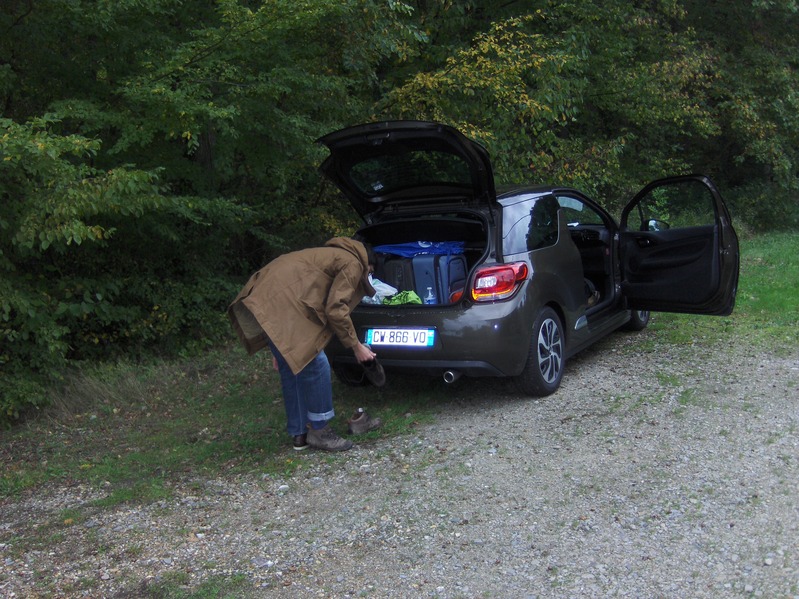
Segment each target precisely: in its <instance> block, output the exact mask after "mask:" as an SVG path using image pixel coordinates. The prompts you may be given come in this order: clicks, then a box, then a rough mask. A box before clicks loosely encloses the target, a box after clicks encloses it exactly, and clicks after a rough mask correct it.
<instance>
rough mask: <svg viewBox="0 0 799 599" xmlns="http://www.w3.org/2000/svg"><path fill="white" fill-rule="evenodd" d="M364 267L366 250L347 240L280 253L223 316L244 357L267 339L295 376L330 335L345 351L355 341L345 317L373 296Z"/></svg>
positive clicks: (322, 346) (348, 321)
mask: <svg viewBox="0 0 799 599" xmlns="http://www.w3.org/2000/svg"><path fill="white" fill-rule="evenodd" d="M368 267H369V263H368V258H367V254H366V248H365V247H364V246H363V244H362V243H360V242H358V241H355V240H353V239H349V238H347V237H335V238H333V239H331V240H330V241H328V242H327V243H325V247H321V248H309V249H306V250H299V251H297V252H291V253H289V254H284V255H283V256H280V257H278V258H276V259H275V260H273V261H272V262H270V263H269V264H267V265H266V266H264V267H263V268H262V269H261V270H259V271H258V272H256V273H255V274H253V275H252V276H251V277H250V280H249V281H247V284H246V285H245V286H244V289H242V290H241V292H240V293H239V294H238V296H236V299H235V300H233V303H232V304H230V306H229V307H228V316H229V317H230V320H231V322H232V323H233V328H234V329H235V330H236V333H238V335H239V339H240V340H241V342H242V343H243V344H244V347H245V348H246V349H247V352H248V353H250V354H254V353H255V352H257V351H259V350H261V349H263V348H264V347H266V346H267V343H268V341H269V339H271V340H272V343H274V344H275V347H277V349H278V351H280V353H281V354H282V355H283V357H284V358H285V359H286V362H288V364H289V366H290V367H291V370H292V372H294V374H297V373H298V372H300V371H301V370H302V369H303V368H305V367H306V366H307V365H308V363H309V362H310V361H311V360H313V358H314V357H315V356H316V355H317V354H318V353H319V352H320V351H322V350H323V349H324V348H325V346H326V345H327V344H328V342H329V341H330V340H331V339H332V338H333V335H334V334H335V335H336V336H337V337H338V338H339V340H340V341H341V343H342V344H343V345H344V346H345V347H348V348H352V347H355V346H356V345H357V344H358V343H359V341H358V337H357V335H356V333H355V327H354V326H353V324H352V320H351V319H350V314H351V313H352V310H353V309H354V308H355V306H356V305H357V304H358V302H360V301H361V298H363V296H365V295H368V296H372V295H374V293H375V290H374V288H373V287H372V285H371V284H370V283H369V278H368V273H369V268H368Z"/></svg>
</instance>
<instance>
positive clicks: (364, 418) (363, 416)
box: [347, 408, 383, 435]
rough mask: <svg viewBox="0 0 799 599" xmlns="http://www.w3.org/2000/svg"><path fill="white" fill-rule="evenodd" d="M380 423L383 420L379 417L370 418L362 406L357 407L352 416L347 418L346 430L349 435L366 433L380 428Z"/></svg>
mask: <svg viewBox="0 0 799 599" xmlns="http://www.w3.org/2000/svg"><path fill="white" fill-rule="evenodd" d="M382 425H383V421H382V420H380V418H372V417H371V416H369V414H367V413H366V411H365V410H364V409H363V408H358V411H357V412H355V414H353V416H352V418H350V419H349V420H347V430H348V431H349V433H350V434H351V435H360V434H361V433H368V432H369V431H373V430H375V429H378V428H380V427H381V426H382Z"/></svg>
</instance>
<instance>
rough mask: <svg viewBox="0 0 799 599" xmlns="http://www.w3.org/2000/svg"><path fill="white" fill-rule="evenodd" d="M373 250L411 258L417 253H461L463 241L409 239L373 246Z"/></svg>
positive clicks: (378, 252)
mask: <svg viewBox="0 0 799 599" xmlns="http://www.w3.org/2000/svg"><path fill="white" fill-rule="evenodd" d="M374 251H375V253H377V254H391V255H393V256H402V257H403V258H412V257H414V256H418V255H419V254H438V255H448V254H462V253H463V242H462V241H409V242H407V243H389V244H385V245H376V246H374Z"/></svg>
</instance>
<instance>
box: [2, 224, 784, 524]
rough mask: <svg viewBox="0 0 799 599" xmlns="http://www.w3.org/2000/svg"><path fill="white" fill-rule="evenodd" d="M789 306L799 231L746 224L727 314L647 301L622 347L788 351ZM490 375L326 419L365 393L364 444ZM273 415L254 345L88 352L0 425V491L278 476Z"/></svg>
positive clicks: (381, 398)
mask: <svg viewBox="0 0 799 599" xmlns="http://www.w3.org/2000/svg"><path fill="white" fill-rule="evenodd" d="M798 319H799V235H798V234H780V235H770V236H764V237H758V238H755V239H751V240H747V241H745V242H743V243H742V260H741V279H740V286H739V292H738V302H737V306H736V309H735V312H734V313H733V314H732V315H731V316H729V317H721V318H719V317H706V318H700V317H696V316H682V315H671V314H659V315H658V316H657V318H656V319H654V321H653V323H652V325H651V328H652V331H653V332H654V333H655V334H653V335H650V336H648V339H650V340H649V341H648V342H642V343H641V344H638V343H636V344H633V345H631V346H630V350H629V351H632V352H640V351H661V350H662V349H663V348H669V347H671V348H672V349H676V346H678V345H683V344H688V345H690V346H702V345H703V344H714V343H723V342H725V340H727V339H729V337H730V336H731V335H734V336H740V337H742V338H746V339H747V342H751V343H752V344H753V345H754V346H759V345H765V344H766V343H767V344H768V347H769V349H770V351H771V350H773V349H774V348H776V349H777V350H778V351H781V352H784V353H785V355H795V353H796V348H797V346H799V329H797V327H796V322H797V320H798ZM647 343H648V344H649V345H651V347H647ZM675 376H676V375H670V374H668V373H664V374H663V375H661V377H662V379H663V380H661V381H660V382H661V384H673V385H674V386H677V385H678V384H679V380H677V379H676V378H673V377H675ZM493 388H494V387H492V386H491V385H490V384H489V383H480V382H469V383H468V384H464V383H463V382H462V383H461V384H460V385H456V386H454V387H450V388H445V387H444V386H443V385H442V384H441V382H440V380H438V379H432V378H431V379H427V378H424V377H399V378H397V377H392V381H391V382H390V384H389V385H387V386H386V387H385V388H384V389H381V390H377V389H374V388H372V387H364V388H348V387H342V386H338V385H336V387H335V390H334V396H335V398H336V410H337V413H338V415H339V416H338V417H337V419H336V421H334V422H335V424H334V427H338V431H339V432H342V433H343V432H344V430H343V426H346V425H345V424H344V423H345V421H346V417H347V416H348V415H349V414H350V413H351V412H352V411H354V410H355V408H357V407H359V406H366V407H368V408H369V409H370V410H373V411H374V412H375V413H379V414H380V416H381V418H383V420H384V422H385V423H386V424H385V426H384V428H383V429H381V430H380V431H376V432H373V433H370V434H369V435H367V436H366V438H365V441H364V443H366V444H368V443H369V442H370V440H375V439H379V438H382V437H391V436H396V435H400V434H405V433H408V432H409V431H411V430H412V429H413V428H414V427H415V426H416V425H417V424H419V423H423V422H428V421H430V420H432V419H434V418H435V416H436V413H437V412H438V411H439V410H446V409H447V404H448V402H452V401H455V400H453V397H455V396H456V394H457V397H459V398H462V399H463V398H465V399H467V400H468V398H469V397H475V398H479V397H480V396H481V395H485V393H486V390H491V389H493ZM693 401H698V400H697V399H696V398H692V397H688V396H685V397H682V402H684V403H691V402H693ZM284 427H285V415H284V412H283V406H282V399H281V394H280V385H279V380H278V377H277V375H276V373H274V372H273V371H272V369H271V364H270V361H269V360H268V357H267V356H266V355H265V354H259V355H256V356H254V357H248V356H247V355H246V354H245V352H244V351H243V350H241V349H240V348H239V347H237V346H230V347H222V348H217V349H215V350H213V351H210V352H208V353H207V354H205V355H203V356H201V357H198V358H191V359H182V360H174V361H153V362H152V363H150V364H144V365H143V364H133V363H124V362H123V363H118V364H110V365H87V366H86V367H85V368H84V369H82V370H80V371H76V372H74V373H72V375H71V376H70V377H69V379H68V381H67V384H66V385H65V386H64V388H63V389H61V390H58V391H57V392H55V391H54V393H53V401H52V406H51V407H49V408H47V409H46V410H43V411H42V412H41V413H40V414H39V415H38V417H36V418H33V419H30V420H28V421H27V422H25V423H23V424H20V425H18V426H16V427H15V428H13V429H12V430H6V431H0V464H2V469H3V474H2V477H1V478H0V497H13V496H15V495H18V494H20V493H22V492H24V491H27V490H31V489H34V488H36V487H37V486H39V485H42V484H45V483H48V482H51V481H56V482H65V483H87V484H89V485H91V486H92V487H93V488H96V489H98V490H99V491H101V495H102V497H101V498H100V499H98V500H97V501H96V503H95V506H94V507H99V508H102V507H107V506H112V505H116V504H119V503H148V502H153V501H158V500H160V499H164V498H168V497H170V495H171V493H172V488H173V486H174V485H175V484H176V483H177V482H180V481H183V482H186V481H191V480H192V479H195V478H197V477H203V476H209V477H211V476H217V475H236V474H240V473H253V472H255V473H260V474H262V475H265V476H285V477H288V476H291V474H292V473H293V472H294V471H295V470H296V469H298V468H302V467H303V464H304V463H305V462H306V461H305V460H304V459H302V458H300V457H298V456H297V455H295V452H293V450H291V449H290V447H289V445H288V443H287V441H288V439H287V436H286V434H285V432H284ZM326 459H330V460H333V461H335V460H338V459H341V458H340V457H338V456H329V457H326ZM80 518H81V514H73V515H71V516H70V517H69V518H65V520H67V519H72V520H73V521H79V520H80Z"/></svg>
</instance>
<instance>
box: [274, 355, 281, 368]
mask: <svg viewBox="0 0 799 599" xmlns="http://www.w3.org/2000/svg"><path fill="white" fill-rule="evenodd" d="M272 368H274V369H275V370H280V368H279V367H278V365H277V358H276V357H275V356H272Z"/></svg>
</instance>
